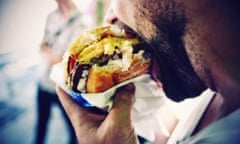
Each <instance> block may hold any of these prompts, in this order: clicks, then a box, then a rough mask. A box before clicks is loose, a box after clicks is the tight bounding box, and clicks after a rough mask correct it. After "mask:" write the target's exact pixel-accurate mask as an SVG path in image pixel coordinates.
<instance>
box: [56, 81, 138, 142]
mask: <svg viewBox="0 0 240 144" xmlns="http://www.w3.org/2000/svg"><path fill="white" fill-rule="evenodd" d="M56 90H57V94H58V96H59V99H60V101H61V103H62V105H63V107H64V109H65V111H66V112H67V114H68V116H69V118H70V120H71V122H72V124H73V127H74V129H75V132H76V135H77V137H78V140H79V142H80V143H81V144H113V143H114V144H137V143H138V141H137V136H136V134H135V131H134V129H133V126H132V123H131V109H132V106H133V102H134V91H135V87H134V85H133V84H129V85H127V86H125V87H122V88H120V89H118V91H117V93H116V95H115V98H114V103H113V106H112V109H111V110H110V112H109V113H108V114H107V115H102V114H93V113H91V112H89V110H87V109H86V108H83V107H80V106H79V105H78V104H77V103H75V102H74V101H73V100H72V98H71V97H70V96H68V95H67V94H66V93H65V92H64V91H63V90H62V89H61V88H59V87H57V89H56Z"/></svg>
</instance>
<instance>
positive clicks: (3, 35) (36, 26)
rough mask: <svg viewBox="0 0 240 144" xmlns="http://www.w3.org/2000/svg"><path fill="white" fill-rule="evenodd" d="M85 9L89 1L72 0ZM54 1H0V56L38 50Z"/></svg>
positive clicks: (54, 4) (53, 7)
mask: <svg viewBox="0 0 240 144" xmlns="http://www.w3.org/2000/svg"><path fill="white" fill-rule="evenodd" d="M74 2H76V5H77V6H78V7H79V8H85V5H86V4H88V2H90V0H84V1H81V0H74ZM55 8H56V2H55V0H0V54H1V53H7V52H12V51H14V52H16V51H17V52H18V51H19V52H21V51H23V50H36V51H37V50H38V48H39V44H40V42H41V39H42V36H43V30H44V25H45V21H46V17H47V15H48V13H49V12H50V11H52V10H53V9H55Z"/></svg>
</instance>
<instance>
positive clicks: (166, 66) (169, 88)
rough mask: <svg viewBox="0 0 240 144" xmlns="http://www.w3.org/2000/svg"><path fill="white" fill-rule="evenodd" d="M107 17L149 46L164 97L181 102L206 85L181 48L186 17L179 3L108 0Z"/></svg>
mask: <svg viewBox="0 0 240 144" xmlns="http://www.w3.org/2000/svg"><path fill="white" fill-rule="evenodd" d="M108 16H109V17H108V22H110V23H118V24H120V25H123V26H124V27H125V28H126V27H127V28H128V27H129V28H131V29H132V30H134V31H135V32H137V33H138V34H139V36H140V37H142V38H143V39H144V40H145V41H146V42H148V43H149V44H150V45H151V50H152V52H153V54H154V57H155V59H156V61H157V64H158V68H159V69H160V70H159V71H156V70H155V72H157V75H158V76H157V77H158V79H160V80H161V82H162V83H163V88H164V91H165V92H166V94H167V96H168V97H170V98H171V99H173V100H176V101H181V100H183V99H185V98H189V97H194V96H197V95H199V94H200V93H201V92H202V91H203V90H204V89H205V88H206V86H205V85H204V84H203V83H202V81H201V80H200V79H199V77H198V76H197V75H196V73H195V71H194V70H193V68H192V66H191V63H190V61H189V59H188V56H187V53H186V50H185V47H184V45H185V44H184V41H183V39H182V38H183V36H184V34H185V31H186V25H187V23H188V20H187V18H186V16H185V9H184V5H183V4H182V3H177V2H175V1H174V0H170V1H165V0H112V1H111V4H110V10H109V13H108ZM115 16H116V17H115ZM117 20H118V21H117ZM193 59H194V57H193Z"/></svg>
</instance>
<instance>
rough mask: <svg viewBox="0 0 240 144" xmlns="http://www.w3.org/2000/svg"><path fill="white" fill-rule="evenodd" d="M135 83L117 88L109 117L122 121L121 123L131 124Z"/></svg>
mask: <svg viewBox="0 0 240 144" xmlns="http://www.w3.org/2000/svg"><path fill="white" fill-rule="evenodd" d="M134 92H135V86H134V84H132V83H131V84H128V85H126V86H124V87H121V88H120V89H118V90H117V92H116V95H115V98H114V102H113V107H112V109H111V111H110V113H109V117H110V118H111V119H113V120H114V121H116V122H117V123H121V125H125V124H126V125H129V124H130V123H129V122H130V121H131V110H132V105H133V103H134Z"/></svg>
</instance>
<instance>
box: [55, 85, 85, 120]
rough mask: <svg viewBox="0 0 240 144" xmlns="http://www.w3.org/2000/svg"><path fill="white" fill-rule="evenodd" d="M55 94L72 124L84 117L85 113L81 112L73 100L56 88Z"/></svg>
mask: <svg viewBox="0 0 240 144" xmlns="http://www.w3.org/2000/svg"><path fill="white" fill-rule="evenodd" d="M56 92H57V95H58V97H59V100H60V102H61V104H62V105H63V108H64V109H65V111H66V113H67V115H68V117H69V118H70V120H71V121H72V123H75V122H76V121H77V120H76V119H79V118H81V117H83V116H84V115H86V111H85V110H83V109H82V108H81V107H80V106H79V105H78V104H77V103H76V102H74V101H73V99H72V98H71V97H70V96H69V95H68V94H67V93H66V92H64V91H63V90H62V89H61V88H60V87H56Z"/></svg>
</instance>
